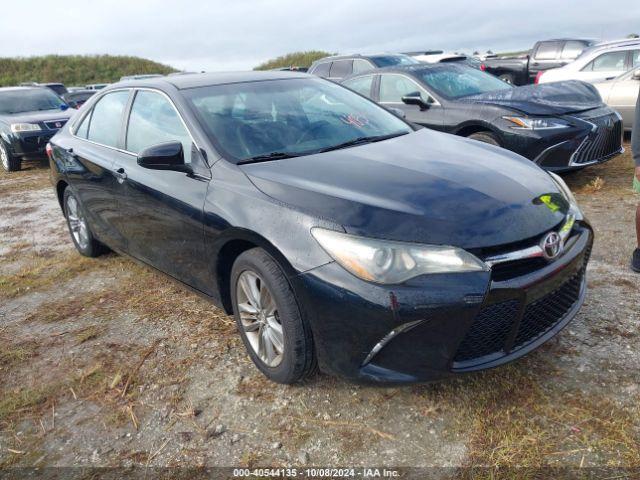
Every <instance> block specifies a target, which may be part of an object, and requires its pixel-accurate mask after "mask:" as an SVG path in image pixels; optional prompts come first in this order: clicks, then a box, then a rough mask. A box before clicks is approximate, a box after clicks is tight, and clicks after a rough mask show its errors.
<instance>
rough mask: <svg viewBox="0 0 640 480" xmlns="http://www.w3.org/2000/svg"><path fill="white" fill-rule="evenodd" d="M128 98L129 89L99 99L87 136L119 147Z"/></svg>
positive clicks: (97, 141) (110, 145) (92, 139)
mask: <svg viewBox="0 0 640 480" xmlns="http://www.w3.org/2000/svg"><path fill="white" fill-rule="evenodd" d="M128 99H129V90H119V91H117V92H113V93H108V94H106V95H105V96H104V97H102V98H101V99H100V100H98V103H96V105H95V106H94V107H93V113H92V114H91V121H90V122H89V132H88V135H87V138H88V139H89V140H91V141H92V142H96V143H100V144H102V145H107V146H109V147H118V146H119V145H118V144H119V140H120V129H121V128H122V117H123V113H124V109H125V107H126V105H127V100H128ZM81 127H82V125H81Z"/></svg>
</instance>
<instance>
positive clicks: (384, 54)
mask: <svg viewBox="0 0 640 480" xmlns="http://www.w3.org/2000/svg"><path fill="white" fill-rule="evenodd" d="M407 56H409V55H407V54H406V53H396V52H381V53H367V54H362V53H354V54H352V55H331V56H330V57H323V58H320V59H318V60H316V61H315V62H313V63H323V62H332V61H334V60H348V59H350V58H374V57H407Z"/></svg>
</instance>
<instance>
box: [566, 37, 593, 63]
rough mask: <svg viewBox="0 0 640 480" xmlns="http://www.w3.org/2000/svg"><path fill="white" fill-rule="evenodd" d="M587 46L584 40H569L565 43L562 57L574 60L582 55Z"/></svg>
mask: <svg viewBox="0 0 640 480" xmlns="http://www.w3.org/2000/svg"><path fill="white" fill-rule="evenodd" d="M586 47H587V45H586V44H585V43H584V42H576V41H575V40H571V41H568V42H567V43H565V44H564V48H563V49H562V54H561V55H560V58H561V59H563V60H574V59H576V58H578V57H579V56H580V54H581V53H582V51H583V50H584V49H585V48H586Z"/></svg>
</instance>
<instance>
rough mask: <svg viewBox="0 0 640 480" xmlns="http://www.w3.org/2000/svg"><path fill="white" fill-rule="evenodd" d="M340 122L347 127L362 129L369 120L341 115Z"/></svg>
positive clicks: (356, 116) (357, 116)
mask: <svg viewBox="0 0 640 480" xmlns="http://www.w3.org/2000/svg"><path fill="white" fill-rule="evenodd" d="M340 120H342V121H343V122H344V123H346V124H347V125H353V126H354V127H364V126H365V125H366V124H367V123H369V120H367V119H366V118H365V117H362V116H360V115H353V114H351V113H350V114H348V115H347V114H344V115H341V116H340Z"/></svg>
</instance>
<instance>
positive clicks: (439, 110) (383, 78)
mask: <svg viewBox="0 0 640 480" xmlns="http://www.w3.org/2000/svg"><path fill="white" fill-rule="evenodd" d="M379 78H380V81H379V82H378V92H377V99H378V102H379V103H380V104H381V105H384V106H385V107H388V108H396V109H398V110H402V111H403V112H404V114H405V120H407V121H409V122H413V123H417V124H419V125H424V126H425V127H429V128H432V129H434V130H442V129H443V117H444V111H443V107H442V105H441V104H440V103H439V102H438V101H437V100H436V99H435V97H434V96H433V95H431V94H430V93H429V92H428V91H427V90H426V89H425V88H424V87H423V86H421V85H420V84H418V82H416V81H415V80H414V79H412V78H410V77H408V76H406V75H403V74H400V73H383V74H380V75H379ZM415 93H419V94H420V96H421V97H422V99H423V100H424V101H425V102H428V101H429V99H431V100H432V101H433V103H431V105H430V106H429V108H426V109H421V108H420V107H419V106H417V105H407V104H406V103H404V102H403V101H402V97H404V96H407V95H411V94H415Z"/></svg>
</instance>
